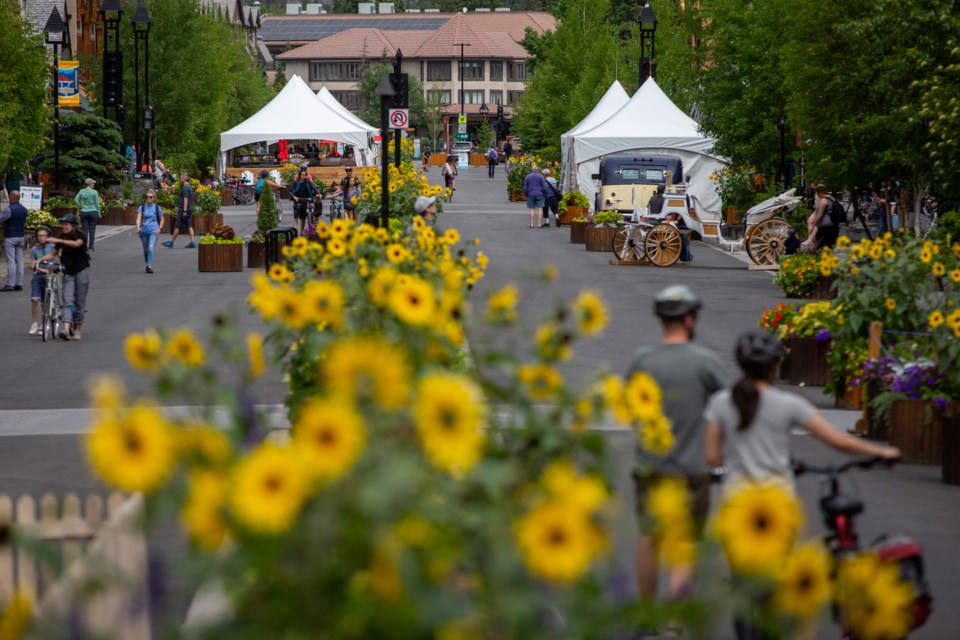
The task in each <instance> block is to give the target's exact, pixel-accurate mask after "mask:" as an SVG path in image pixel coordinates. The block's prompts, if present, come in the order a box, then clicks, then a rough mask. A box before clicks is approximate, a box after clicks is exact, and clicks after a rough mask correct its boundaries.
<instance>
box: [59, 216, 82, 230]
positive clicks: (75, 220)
mask: <svg viewBox="0 0 960 640" xmlns="http://www.w3.org/2000/svg"><path fill="white" fill-rule="evenodd" d="M68 222H69V223H70V224H72V225H73V226H75V227H79V226H80V219H79V218H78V217H77V216H75V215H73V214H72V213H68V214H67V215H65V216H63V217H62V218H60V224H66V223H68Z"/></svg>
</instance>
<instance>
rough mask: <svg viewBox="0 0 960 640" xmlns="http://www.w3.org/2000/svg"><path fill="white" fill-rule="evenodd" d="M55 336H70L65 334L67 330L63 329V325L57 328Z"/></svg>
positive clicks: (66, 337) (67, 338)
mask: <svg viewBox="0 0 960 640" xmlns="http://www.w3.org/2000/svg"><path fill="white" fill-rule="evenodd" d="M57 337H58V338H60V339H61V340H69V339H70V336H69V335H67V330H66V329H64V328H63V327H60V328H59V329H57Z"/></svg>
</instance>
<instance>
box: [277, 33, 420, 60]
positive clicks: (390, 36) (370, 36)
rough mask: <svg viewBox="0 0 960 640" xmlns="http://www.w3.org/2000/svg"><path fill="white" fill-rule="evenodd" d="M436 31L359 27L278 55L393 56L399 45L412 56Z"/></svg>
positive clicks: (284, 57)
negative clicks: (384, 29)
mask: <svg viewBox="0 0 960 640" xmlns="http://www.w3.org/2000/svg"><path fill="white" fill-rule="evenodd" d="M434 33H435V32H434V31H381V30H380V29H369V28H357V29H348V30H347V31H341V32H340V33H338V34H336V35H332V36H329V37H327V38H324V39H323V40H317V41H316V42H311V43H310V44H305V45H303V46H302V47H297V48H296V49H293V50H291V51H286V52H284V53H281V54H280V55H278V56H277V59H278V60H309V59H337V58H342V59H349V60H356V59H359V58H379V57H381V56H383V55H386V56H387V57H392V56H393V55H394V54H395V53H396V51H397V47H398V46H399V47H400V50H401V51H405V52H407V53H405V55H409V53H412V52H413V51H415V50H416V48H417V47H418V46H419V45H420V43H421V42H423V41H424V40H426V39H427V38H429V37H430V36H432V35H433V34H434Z"/></svg>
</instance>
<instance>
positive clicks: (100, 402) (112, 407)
mask: <svg viewBox="0 0 960 640" xmlns="http://www.w3.org/2000/svg"><path fill="white" fill-rule="evenodd" d="M125 397H126V388H125V387H124V386H123V379H121V378H119V377H116V376H111V375H106V374H103V375H98V376H97V377H96V378H94V379H93V381H92V382H91V383H90V406H91V407H93V408H94V409H95V410H96V411H98V412H99V413H100V414H101V415H103V416H107V417H109V416H115V415H117V412H118V411H119V410H120V407H122V406H123V404H124V401H125V400H124V399H125Z"/></svg>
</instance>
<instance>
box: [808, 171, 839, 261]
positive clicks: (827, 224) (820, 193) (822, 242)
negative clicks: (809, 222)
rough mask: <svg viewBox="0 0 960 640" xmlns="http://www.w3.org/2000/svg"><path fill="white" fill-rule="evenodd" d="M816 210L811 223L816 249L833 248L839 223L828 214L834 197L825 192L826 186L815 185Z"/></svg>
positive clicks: (837, 234) (837, 235)
mask: <svg viewBox="0 0 960 640" xmlns="http://www.w3.org/2000/svg"><path fill="white" fill-rule="evenodd" d="M817 198H818V199H819V202H817V210H816V211H815V212H814V214H813V225H814V227H815V229H816V241H817V244H816V246H817V249H823V248H824V247H830V248H833V247H834V246H836V244H837V238H838V237H839V236H840V225H839V224H838V223H837V222H836V221H835V220H834V219H833V218H832V217H831V216H830V208H831V207H832V206H833V202H834V197H833V196H831V195H830V194H829V193H828V192H827V188H826V187H825V186H824V185H822V184H820V185H817Z"/></svg>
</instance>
